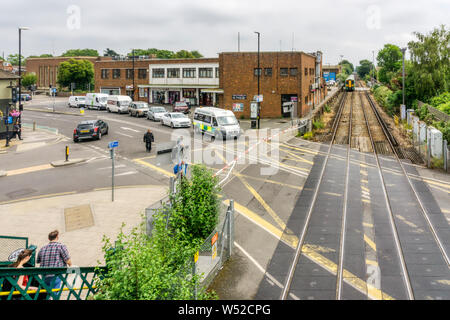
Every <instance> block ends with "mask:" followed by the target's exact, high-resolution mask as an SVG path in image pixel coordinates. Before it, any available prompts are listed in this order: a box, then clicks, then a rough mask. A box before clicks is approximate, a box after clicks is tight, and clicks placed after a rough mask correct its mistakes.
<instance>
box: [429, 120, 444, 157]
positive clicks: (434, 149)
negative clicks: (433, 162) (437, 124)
mask: <svg viewBox="0 0 450 320" xmlns="http://www.w3.org/2000/svg"><path fill="white" fill-rule="evenodd" d="M430 140H431V141H430V146H431V156H432V157H433V158H438V159H440V158H442V146H443V144H442V132H440V131H439V130H437V129H435V128H430Z"/></svg>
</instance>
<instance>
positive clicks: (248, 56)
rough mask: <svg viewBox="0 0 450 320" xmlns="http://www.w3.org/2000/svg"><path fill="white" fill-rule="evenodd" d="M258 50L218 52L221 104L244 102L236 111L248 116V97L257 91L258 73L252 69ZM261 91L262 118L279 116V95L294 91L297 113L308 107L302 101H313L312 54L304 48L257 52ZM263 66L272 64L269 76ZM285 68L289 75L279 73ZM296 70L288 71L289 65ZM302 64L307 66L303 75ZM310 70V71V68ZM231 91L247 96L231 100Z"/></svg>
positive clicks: (305, 110) (313, 65)
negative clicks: (301, 49) (305, 51)
mask: <svg viewBox="0 0 450 320" xmlns="http://www.w3.org/2000/svg"><path fill="white" fill-rule="evenodd" d="M257 58H258V53H257V52H225V53H221V54H219V68H220V69H219V70H220V88H221V89H223V90H224V94H223V95H222V96H221V97H220V98H219V105H220V107H222V108H226V109H229V110H232V106H233V103H243V104H244V111H243V112H235V114H236V116H237V117H240V116H241V115H243V116H244V117H246V118H248V117H250V101H252V100H253V96H255V95H257V93H258V85H257V81H258V77H257V76H256V75H255V72H254V71H255V69H256V68H257V65H258V60H257ZM260 68H261V69H262V70H261V76H260V94H262V95H263V102H262V103H261V118H273V117H280V116H281V115H282V109H281V106H282V104H281V98H282V95H289V94H291V95H297V97H298V116H302V115H304V114H306V112H307V111H309V107H308V105H307V104H306V103H305V97H308V102H309V101H312V94H311V93H310V84H312V83H313V82H314V70H315V56H312V55H309V54H305V53H303V52H260ZM266 68H272V76H267V75H266V74H265V69H266ZM281 68H287V69H288V75H287V76H286V75H281V73H280V69H281ZM294 68H296V69H297V74H296V75H295V76H294V75H292V74H291V69H294ZM304 68H307V75H306V76H305V73H304ZM310 70H312V73H311V72H310ZM233 95H246V99H243V100H233Z"/></svg>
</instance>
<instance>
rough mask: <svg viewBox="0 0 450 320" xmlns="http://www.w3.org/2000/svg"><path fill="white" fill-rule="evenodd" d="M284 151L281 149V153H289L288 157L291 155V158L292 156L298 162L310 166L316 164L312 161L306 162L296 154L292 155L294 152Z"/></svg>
mask: <svg viewBox="0 0 450 320" xmlns="http://www.w3.org/2000/svg"><path fill="white" fill-rule="evenodd" d="M282 149H283V148H280V151H281V152H284V153H287V154H288V155H290V156H292V157H294V158H297V159H298V160H300V161H302V162H306V163H308V164H310V165H313V164H314V162H312V161H309V160H306V159H304V158H302V157H300V156H298V155H296V154H294V153H292V152H289V151H284V150H282Z"/></svg>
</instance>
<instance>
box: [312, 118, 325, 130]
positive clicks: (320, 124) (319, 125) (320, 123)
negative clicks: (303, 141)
mask: <svg viewBox="0 0 450 320" xmlns="http://www.w3.org/2000/svg"><path fill="white" fill-rule="evenodd" d="M313 127H314V129H315V130H319V129H323V128H325V124H324V123H323V121H322V119H318V120H314V121H313Z"/></svg>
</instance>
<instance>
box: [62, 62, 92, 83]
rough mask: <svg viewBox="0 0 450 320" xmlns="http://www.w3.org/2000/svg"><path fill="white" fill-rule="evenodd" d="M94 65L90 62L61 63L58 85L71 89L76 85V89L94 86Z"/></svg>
mask: <svg viewBox="0 0 450 320" xmlns="http://www.w3.org/2000/svg"><path fill="white" fill-rule="evenodd" d="M93 80H94V65H93V64H92V62H90V61H89V60H77V59H69V60H67V61H64V62H61V63H60V65H59V68H58V84H59V85H61V86H62V87H69V86H70V84H71V83H75V86H76V88H81V87H83V86H86V85H87V84H89V83H91V84H93Z"/></svg>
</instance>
